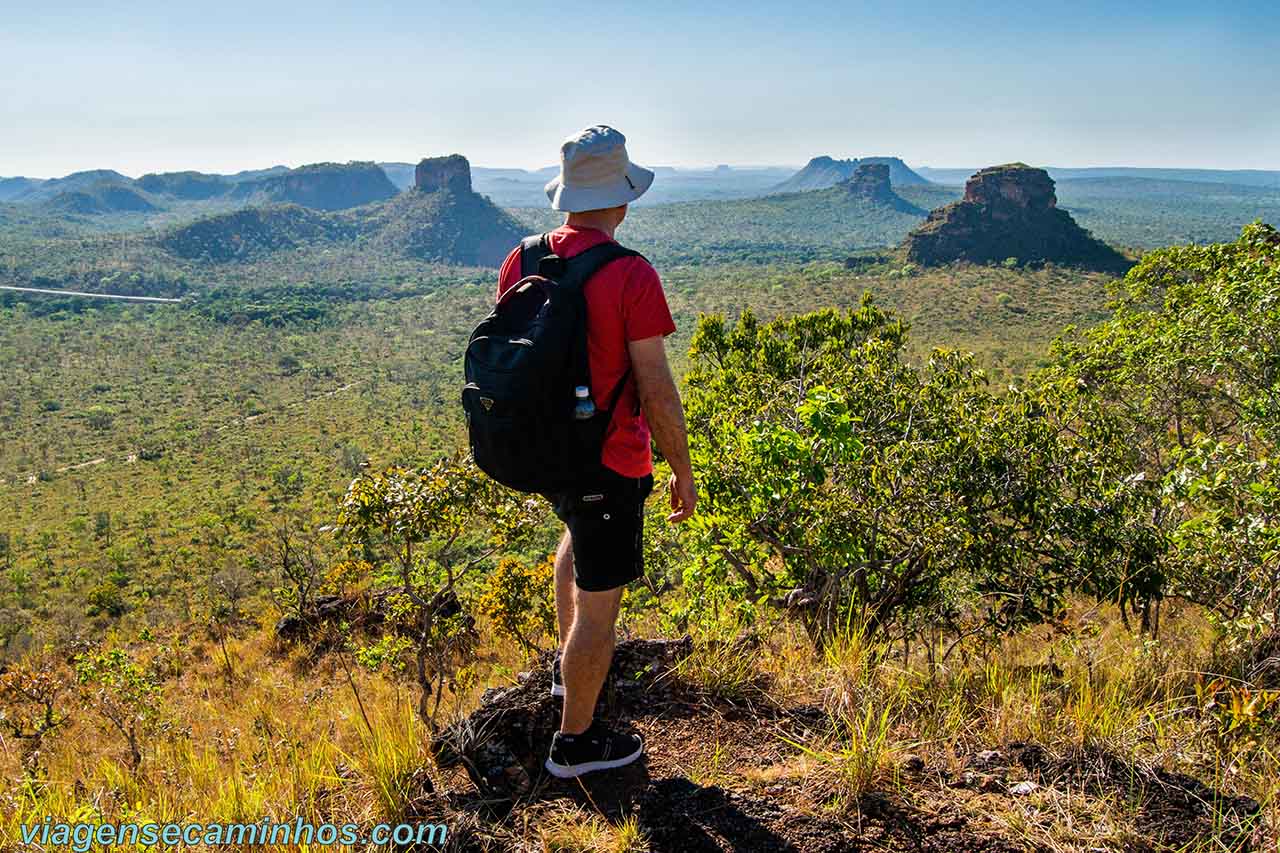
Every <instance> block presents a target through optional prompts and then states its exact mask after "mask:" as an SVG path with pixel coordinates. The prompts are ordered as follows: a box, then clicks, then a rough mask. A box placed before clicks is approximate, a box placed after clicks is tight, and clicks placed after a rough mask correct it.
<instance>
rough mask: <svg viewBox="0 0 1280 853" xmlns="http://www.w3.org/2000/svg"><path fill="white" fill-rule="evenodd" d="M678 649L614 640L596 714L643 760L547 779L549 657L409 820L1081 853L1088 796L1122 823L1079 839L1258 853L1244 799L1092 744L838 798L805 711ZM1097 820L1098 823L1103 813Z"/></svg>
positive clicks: (661, 837) (875, 847)
mask: <svg viewBox="0 0 1280 853" xmlns="http://www.w3.org/2000/svg"><path fill="white" fill-rule="evenodd" d="M689 651H690V646H689V643H688V641H687V640H684V641H664V640H656V641H642V640H637V641H629V642H627V643H623V644H621V645H620V646H619V649H618V654H617V656H616V658H615V663H614V667H613V670H612V672H611V674H610V678H609V682H608V684H607V685H606V689H605V691H604V695H603V696H602V698H601V705H600V708H599V712H600V713H602V714H604V715H605V718H606V719H609V720H610V721H612V722H613V723H615V724H618V725H624V726H630V727H631V728H632V729H634V730H635V731H637V732H639V733H640V734H641V735H643V736H644V738H645V744H646V755H645V756H644V758H643V759H642V760H641V761H639V762H637V763H636V764H634V765H632V766H630V767H628V768H624V769H623V770H621V771H617V772H613V773H601V774H592V775H588V776H585V777H582V778H581V779H578V780H569V781H561V780H557V779H554V778H553V777H550V776H549V775H548V774H546V773H545V772H544V771H543V770H542V769H541V764H542V760H543V759H544V758H545V755H546V749H547V745H548V743H549V742H550V737H551V733H552V732H553V731H554V730H555V728H556V726H557V725H558V713H559V700H558V699H557V700H553V699H552V698H551V697H550V696H549V694H548V689H547V688H548V685H549V683H550V681H549V679H550V673H549V670H548V668H547V666H548V660H546V659H544V660H543V661H542V662H541V663H540V665H539V666H538V668H536V669H535V670H534V671H532V672H530V673H527V674H525V675H522V678H521V681H520V683H519V684H518V685H516V686H514V687H511V688H507V689H504V690H495V691H490V692H489V693H488V694H486V697H485V700H484V701H483V702H482V704H481V707H480V708H479V709H478V710H477V711H476V712H475V713H473V714H472V715H471V716H470V717H469V718H467V719H466V720H463V721H461V722H460V723H458V724H456V725H455V726H453V727H452V728H451V729H450V730H448V731H447V732H446V733H445V736H444V737H442V738H441V739H440V740H439V742H438V743H437V744H436V749H437V761H438V764H439V765H440V766H441V767H442V768H445V769H446V770H451V771H452V773H451V775H449V779H450V782H449V785H448V787H447V788H446V789H444V790H438V789H437V790H430V791H425V792H424V794H423V799H422V809H421V811H422V813H423V815H424V816H429V817H431V818H432V819H435V820H438V819H440V816H441V814H442V812H443V813H445V814H447V815H448V816H449V820H448V822H449V825H450V828H451V832H452V835H451V837H450V838H449V841H448V845H447V848H446V849H448V850H457V851H499V850H521V851H524V850H528V851H533V850H540V849H543V848H542V847H541V846H540V845H539V844H538V843H536V842H533V841H531V839H530V835H529V832H528V828H529V827H530V826H536V825H537V822H538V821H540V820H542V819H543V818H545V817H546V816H547V815H548V814H551V813H554V811H555V810H556V809H557V808H563V807H564V806H565V805H567V804H574V805H576V806H578V807H581V808H583V809H586V810H589V811H590V812H592V813H596V814H598V815H599V816H600V817H601V818H602V819H603V820H605V821H608V822H610V823H612V824H614V825H621V824H622V822H624V821H627V820H634V821H635V823H636V824H637V825H638V828H639V829H640V831H641V833H642V834H643V836H644V838H645V839H646V840H647V841H646V843H647V845H648V849H649V850H651V851H654V853H667V851H671V853H703V852H704V851H706V853H710V851H760V853H769V852H770V851H787V853H839V851H938V853H942V851H948V853H967V852H968V851H974V852H975V853H977V851H982V852H983V853H1002V852H1003V851H1025V850H1035V851H1039V850H1044V851H1050V850H1067V849H1083V848H1080V847H1078V846H1073V844H1072V837H1071V833H1072V831H1073V827H1072V826H1070V825H1069V824H1070V823H1071V822H1072V821H1079V820H1080V819H1081V815H1082V814H1086V815H1087V814H1088V813H1089V809H1088V808H1087V806H1088V805H1089V804H1103V805H1105V804H1112V805H1114V804H1116V803H1121V804H1124V805H1125V806H1126V813H1128V814H1130V815H1134V816H1136V817H1134V818H1133V819H1132V820H1131V821H1130V822H1129V825H1128V826H1127V828H1123V829H1121V830H1117V831H1115V832H1112V833H1111V834H1110V836H1108V835H1107V832H1106V828H1105V826H1104V827H1102V828H1101V834H1099V831H1100V829H1099V827H1096V826H1095V827H1088V828H1082V827H1075V828H1074V829H1088V835H1089V836H1090V837H1094V838H1099V837H1101V838H1108V837H1109V838H1110V840H1109V841H1107V842H1106V844H1105V845H1104V846H1101V847H1098V846H1095V847H1093V848H1092V849H1101V850H1112V849H1114V850H1126V851H1156V850H1191V849H1205V850H1210V849H1212V850H1221V851H1227V850H1231V851H1251V850H1264V849H1266V848H1265V846H1264V845H1263V842H1262V841H1261V840H1260V838H1259V837H1257V834H1258V832H1259V830H1257V829H1256V825H1257V824H1258V821H1257V820H1256V817H1257V814H1258V811H1259V806H1258V804H1257V803H1255V802H1253V801H1252V800H1248V799H1246V798H1229V797H1221V796H1218V795H1217V794H1215V792H1214V791H1212V790H1211V789H1210V788H1208V787H1207V786H1205V785H1204V784H1202V783H1201V782H1199V781H1197V780H1196V779H1193V778H1191V777H1188V776H1182V775H1177V774H1172V773H1167V772H1164V771H1161V770H1158V769H1152V768H1145V767H1139V766H1136V765H1134V764H1132V763H1128V762H1126V761H1123V760H1121V759H1119V758H1117V757H1114V756H1109V755H1106V754H1103V753H1092V754H1085V753H1082V754H1077V755H1072V756H1069V757H1056V756H1051V755H1050V754H1049V753H1048V752H1047V751H1046V750H1045V749H1043V748H1041V747H1040V746H1037V745H1035V744H1025V743H1010V744H992V745H991V746H990V747H989V748H987V749H982V750H976V751H974V752H973V753H972V754H965V755H963V756H962V760H961V764H962V768H961V769H958V770H956V769H951V768H944V767H932V766H929V765H927V764H926V763H925V762H924V761H923V760H922V759H920V758H919V757H918V756H905V757H902V758H901V759H900V760H899V763H898V766H897V768H896V769H895V770H894V771H892V772H891V773H889V774H888V776H889V777H891V778H889V779H888V780H887V781H886V782H885V783H884V784H883V785H879V786H877V787H876V788H874V789H873V791H872V792H871V793H867V794H864V795H862V796H861V797H860V798H858V799H857V800H856V801H854V802H847V801H846V800H845V799H842V798H840V797H839V795H838V793H839V792H838V787H837V786H836V784H835V780H834V779H833V774H832V772H831V770H830V768H829V767H827V766H825V765H823V764H822V763H821V762H815V761H813V760H812V759H810V758H808V757H807V756H806V754H805V752H804V751H803V750H802V749H800V748H799V747H798V746H797V744H802V743H806V742H810V741H811V740H812V739H813V738H814V737H815V736H817V737H820V736H821V735H822V734H824V727H825V726H826V725H827V722H826V719H827V718H826V716H825V715H824V714H823V713H822V711H821V710H820V709H817V708H813V707H807V706H800V707H777V706H775V705H770V704H767V703H766V704H759V703H756V704H736V703H729V702H722V701H715V700H712V699H710V698H708V697H707V696H705V695H702V694H701V693H700V692H699V691H698V690H696V689H694V688H693V687H692V686H691V685H688V684H686V683H684V682H683V681H681V680H680V679H679V678H678V677H676V676H675V674H674V673H673V672H672V667H673V666H674V665H675V664H676V663H677V662H678V661H679V659H680V658H681V657H683V656H684V655H687V654H688V653H689ZM1098 812H1099V817H1098V820H1099V822H1100V823H1103V824H1105V822H1106V819H1105V814H1106V809H1105V808H1099V809H1098ZM1135 827H1136V832H1135ZM1059 834H1060V835H1061V842H1059V841H1055V840H1054V838H1055V835H1059ZM1082 834H1083V833H1082Z"/></svg>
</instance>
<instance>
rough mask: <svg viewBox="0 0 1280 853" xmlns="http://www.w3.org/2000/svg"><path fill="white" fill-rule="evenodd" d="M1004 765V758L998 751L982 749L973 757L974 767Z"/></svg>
mask: <svg viewBox="0 0 1280 853" xmlns="http://www.w3.org/2000/svg"><path fill="white" fill-rule="evenodd" d="M1003 763H1004V756H1003V755H1001V754H1000V750H998V749H984V750H983V751H982V752H979V753H978V754H977V755H975V756H974V757H973V765H974V766H975V767H994V766H996V765H999V764H1003Z"/></svg>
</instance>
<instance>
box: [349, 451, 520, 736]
mask: <svg viewBox="0 0 1280 853" xmlns="http://www.w3.org/2000/svg"><path fill="white" fill-rule="evenodd" d="M544 511H545V504H540V503H539V502H538V500H537V499H534V498H526V497H525V496H523V495H519V494H517V493H515V492H512V491H510V490H508V489H506V488H503V487H502V486H500V485H498V484H497V483H496V482H494V481H493V480H491V479H489V478H488V477H487V476H485V475H484V474H483V473H482V472H481V471H480V469H479V468H477V467H476V466H475V463H474V462H472V461H471V459H470V458H469V457H462V458H452V459H449V458H446V459H442V460H440V461H439V462H437V463H435V464H434V465H432V466H430V467H427V468H418V469H408V468H390V469H387V470H385V471H380V472H376V473H369V474H365V475H362V476H360V477H357V478H356V479H355V480H353V481H352V482H351V485H350V486H349V487H348V489H347V493H346V494H345V495H344V496H343V498H342V500H341V503H340V508H339V512H338V523H337V525H336V526H335V531H336V533H337V534H338V536H339V538H340V540H341V541H342V542H343V543H344V544H345V545H346V547H347V548H348V550H349V551H350V552H351V556H352V557H355V558H357V559H358V560H359V561H362V562H360V563H359V564H360V565H367V566H368V567H369V570H370V577H369V578H368V579H367V580H366V583H367V584H368V585H369V586H370V587H372V588H374V589H376V590H380V591H385V592H386V593H387V594H388V597H387V600H388V601H389V602H390V613H389V616H388V619H387V623H386V625H385V626H384V631H385V633H386V634H387V635H395V634H402V635H405V636H409V637H411V638H412V639H413V644H412V652H413V666H412V669H413V672H414V674H415V677H416V679H417V682H418V685H419V687H420V688H421V694H420V698H419V703H418V713H419V715H420V716H421V717H422V718H423V719H424V720H428V721H429V720H432V719H433V718H434V716H435V711H436V710H437V709H438V708H439V701H440V690H441V687H442V686H443V685H444V684H445V683H446V682H447V681H448V680H449V679H450V678H451V677H452V673H453V671H454V668H455V665H456V663H457V658H458V656H459V654H460V652H461V651H462V649H463V648H464V646H465V644H466V642H467V638H468V636H469V635H470V634H471V633H472V632H471V631H470V622H471V617H470V615H469V614H468V613H467V612H466V611H465V609H464V608H463V606H462V601H461V599H460V598H459V595H458V592H459V589H460V585H461V584H463V583H464V582H468V581H471V580H473V579H474V578H473V577H472V576H473V575H476V574H478V573H479V570H480V569H481V568H484V567H487V566H488V565H490V564H491V563H492V562H493V561H494V560H495V559H496V558H497V557H498V556H499V555H501V554H504V553H508V552H511V551H517V550H518V549H519V548H520V546H521V545H522V544H523V543H524V542H526V540H527V537H528V535H529V534H530V533H531V532H532V531H533V530H535V529H536V527H537V524H538V522H539V521H540V520H541V517H542V515H543V513H544ZM406 651H407V650H406ZM433 695H434V696H435V697H436V701H435V705H434V707H431V708H430V709H429V708H428V699H429V698H430V697H431V696H433Z"/></svg>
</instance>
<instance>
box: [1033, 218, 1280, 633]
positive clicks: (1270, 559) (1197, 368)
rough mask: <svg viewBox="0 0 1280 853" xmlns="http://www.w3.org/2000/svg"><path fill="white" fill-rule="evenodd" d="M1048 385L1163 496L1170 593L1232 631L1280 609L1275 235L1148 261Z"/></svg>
mask: <svg viewBox="0 0 1280 853" xmlns="http://www.w3.org/2000/svg"><path fill="white" fill-rule="evenodd" d="M1046 376H1047V377H1050V378H1056V379H1058V380H1059V381H1063V382H1070V383H1074V384H1075V385H1077V386H1078V388H1079V389H1080V393H1081V394H1082V395H1087V396H1089V397H1092V398H1093V399H1095V400H1097V401H1099V402H1100V403H1101V404H1102V405H1104V406H1105V407H1106V408H1107V409H1108V410H1109V411H1110V412H1111V413H1112V416H1113V417H1114V418H1115V419H1116V420H1117V422H1118V424H1119V427H1120V429H1121V430H1122V439H1121V440H1122V441H1123V442H1124V443H1126V444H1127V445H1129V446H1130V447H1132V448H1133V456H1134V460H1133V464H1134V474H1133V476H1134V477H1140V478H1144V479H1146V480H1148V481H1150V482H1151V483H1153V484H1155V485H1156V486H1157V487H1158V488H1159V489H1160V491H1161V500H1160V502H1159V504H1158V506H1156V507H1154V508H1153V521H1154V523H1155V524H1156V525H1158V526H1159V527H1160V528H1161V530H1162V531H1164V532H1165V533H1166V534H1167V536H1168V538H1169V542H1170V545H1171V547H1170V549H1169V550H1168V553H1167V554H1166V555H1165V557H1164V562H1165V563H1166V566H1165V570H1166V572H1167V574H1168V576H1169V582H1170V590H1171V591H1172V592H1173V593H1176V594H1178V595H1180V596H1183V597H1186V598H1189V599H1191V600H1193V601H1195V602H1197V603H1199V604H1201V605H1204V606H1205V607H1208V608H1209V609H1210V610H1211V611H1213V612H1215V613H1216V614H1218V616H1220V617H1221V618H1222V619H1223V620H1224V621H1226V622H1236V623H1240V624H1265V623H1266V622H1267V617H1268V614H1271V615H1274V614H1275V613H1276V611H1277V609H1278V608H1280V593H1278V592H1277V590H1278V589H1280V478H1278V477H1277V474H1276V462H1277V442H1278V441H1280V233H1277V231H1276V229H1275V228H1273V227H1271V226H1269V225H1262V224H1253V225H1249V226H1247V227H1246V228H1245V229H1244V230H1243V232H1242V233H1241V235H1240V238H1239V239H1238V240H1236V241H1235V242H1232V243H1223V244H1217V245H1210V246H1179V247H1174V248H1168V249H1161V250H1159V251H1155V252H1150V253H1148V254H1147V255H1146V256H1144V257H1143V259H1142V261H1141V262H1140V263H1139V264H1138V265H1137V266H1136V267H1135V268H1134V269H1133V270H1132V271H1130V273H1129V274H1128V276H1126V278H1125V279H1124V281H1123V282H1122V284H1121V286H1120V287H1119V288H1118V290H1117V293H1116V300H1115V304H1114V313H1113V316H1112V317H1111V318H1110V319H1109V320H1107V321H1106V322H1104V323H1102V324H1100V325H1098V326H1096V327H1094V328H1092V329H1089V330H1086V331H1083V332H1079V333H1073V334H1069V335H1067V336H1065V337H1064V338H1063V339H1062V340H1061V341H1059V342H1058V344H1057V345H1056V346H1055V350H1054V365H1053V366H1052V367H1051V368H1050V369H1049V370H1048V371H1047V373H1046Z"/></svg>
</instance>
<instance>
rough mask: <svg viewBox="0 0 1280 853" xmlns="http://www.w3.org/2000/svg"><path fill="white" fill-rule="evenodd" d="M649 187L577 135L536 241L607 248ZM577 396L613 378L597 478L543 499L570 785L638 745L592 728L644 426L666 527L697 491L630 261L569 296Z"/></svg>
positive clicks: (633, 511) (647, 270)
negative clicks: (579, 295) (577, 321)
mask: <svg viewBox="0 0 1280 853" xmlns="http://www.w3.org/2000/svg"><path fill="white" fill-rule="evenodd" d="M652 183H653V172H651V171H649V170H648V169H645V168H642V167H640V166H637V165H635V164H633V163H632V162H631V161H630V158H629V157H628V156H627V149H626V138H625V137H624V136H623V135H622V134H621V133H619V132H618V131H616V130H614V129H613V128H611V127H605V126H597V127H591V128H587V129H586V130H584V131H582V132H581V133H578V134H576V135H574V136H572V137H570V138H569V139H567V140H565V142H564V144H563V145H562V146H561V148H560V174H559V175H558V176H557V177H556V178H555V179H554V180H552V181H551V182H550V183H548V184H547V195H548V196H549V197H550V199H551V207H552V208H553V209H554V210H560V211H564V212H566V213H567V214H568V215H567V217H566V219H565V224H564V225H562V226H560V227H559V228H557V229H555V230H554V231H552V232H551V233H550V235H549V240H550V248H551V251H552V252H554V253H555V254H557V255H559V256H560V257H563V258H570V257H573V256H574V255H577V254H579V253H581V252H584V251H586V250H587V249H590V248H591V247H592V246H596V245H599V244H600V243H603V242H605V241H608V240H613V236H614V232H615V231H616V230H617V228H618V226H619V225H621V224H622V220H623V219H624V218H626V215H627V205H628V204H630V203H631V202H633V201H635V200H636V199H637V198H639V197H640V196H641V195H642V194H643V193H644V191H645V190H647V189H648V188H649V185H650V184H652ZM520 277H521V261H520V249H519V247H517V248H516V250H515V251H513V252H512V253H511V254H510V255H509V256H508V257H507V260H506V262H505V263H504V264H503V265H502V272H501V274H500V276H499V283H498V296H499V297H501V295H502V294H503V292H505V291H506V289H507V288H509V287H511V286H512V285H514V284H515V283H516V282H517V281H519V280H520ZM583 295H584V297H585V299H586V303H587V349H588V361H589V364H590V368H591V383H592V388H591V395H592V397H593V398H594V402H595V405H596V407H597V408H598V409H602V410H603V408H604V407H607V406H608V400H607V396H608V395H609V394H610V392H611V391H612V390H613V389H614V388H615V386H617V385H618V383H619V382H622V383H623V385H622V386H621V389H620V396H619V397H618V401H617V404H616V406H615V408H614V414H613V420H612V422H611V423H610V425H609V428H608V432H607V433H606V435H605V441H604V448H603V451H602V453H601V460H600V468H599V472H598V473H597V474H596V475H595V476H593V477H592V478H591V479H590V481H589V482H584V483H583V484H582V485H581V486H580V487H579V488H578V489H575V490H574V491H572V492H569V493H565V494H558V495H549V496H548V497H549V498H550V499H551V501H552V504H553V505H554V507H555V511H556V515H557V516H558V517H559V518H560V520H561V521H563V522H564V524H565V527H566V530H565V533H564V536H563V537H562V538H561V540H560V547H559V548H558V549H557V551H556V581H555V583H556V590H555V597H556V616H557V620H558V623H559V629H560V648H559V650H558V652H557V655H556V661H555V664H554V666H553V675H552V686H551V692H552V695H555V696H563V697H564V712H563V714H562V717H561V724H560V731H559V732H557V733H556V735H555V736H554V738H553V739H552V743H551V754H550V756H549V757H548V758H547V761H546V767H547V770H548V771H549V772H551V773H552V774H553V775H555V776H558V777H561V778H572V777H575V776H581V775H582V774H583V773H590V772H592V771H595V770H607V769H611V768H615V767H622V766H624V765H627V764H630V763H631V762H633V761H635V760H636V759H637V758H639V757H640V755H641V753H642V752H643V751H644V744H643V743H642V742H641V740H640V738H638V737H636V736H634V735H627V734H623V733H621V732H616V731H614V730H612V729H610V728H609V727H607V726H605V725H604V724H603V723H601V722H600V721H598V720H594V719H593V716H594V712H595V705H596V700H597V698H598V697H599V694H600V687H601V685H602V684H603V683H604V679H605V676H606V675H607V674H608V671H609V664H610V662H611V661H612V660H613V648H614V631H615V623H616V621H617V618H618V606H619V604H620V602H621V600H622V589H623V587H624V586H625V585H626V584H628V583H630V582H631V581H634V580H636V579H637V578H639V577H640V576H641V575H642V574H643V572H644V555H643V550H642V545H641V541H642V532H643V526H644V501H645V498H646V497H648V495H649V493H650V492H651V491H652V489H653V460H652V456H651V452H650V444H649V441H650V432H651V431H652V437H653V439H654V440H655V441H656V442H657V444H658V447H659V448H660V449H661V450H662V453H663V455H664V456H665V457H666V459H667V462H668V463H669V464H670V465H671V471H672V474H671V480H670V482H669V483H668V489H669V491H670V496H671V514H670V515H669V516H668V517H667V520H668V521H669V522H673V523H674V522H680V521H684V520H685V519H686V518H688V517H689V516H691V515H692V514H693V509H694V505H695V504H696V503H697V500H698V497H697V492H696V490H695V488H694V484H693V470H692V467H691V466H690V463H689V446H688V440H687V437H686V435H685V423H684V411H683V409H682V407H681V404H680V395H679V392H678V391H677V389H676V383H675V380H674V378H673V377H672V375H671V368H670V366H669V365H668V363H667V354H666V349H665V347H664V345H663V339H664V338H665V337H666V336H667V335H670V334H671V333H672V332H674V331H675V328H676V327H675V322H674V321H673V320H672V319H671V311H670V309H668V307H667V300H666V296H665V295H664V294H663V292H662V282H661V281H660V280H659V278H658V273H657V272H656V271H655V270H654V268H653V267H652V266H651V265H650V264H649V262H648V261H646V260H645V259H644V258H641V257H624V258H619V259H617V260H615V261H613V262H611V263H609V264H606V265H605V266H604V267H602V268H601V269H600V270H599V271H598V272H597V273H596V274H595V275H594V276H592V277H591V278H590V279H589V280H588V281H587V283H586V285H585V287H584V288H583Z"/></svg>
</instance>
